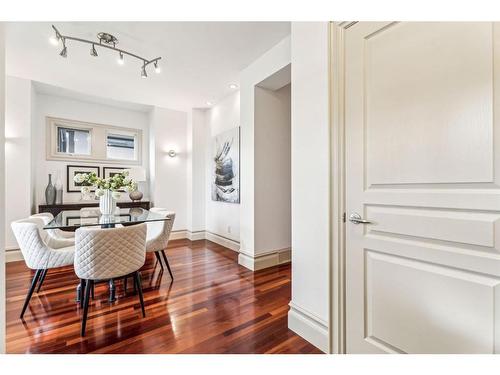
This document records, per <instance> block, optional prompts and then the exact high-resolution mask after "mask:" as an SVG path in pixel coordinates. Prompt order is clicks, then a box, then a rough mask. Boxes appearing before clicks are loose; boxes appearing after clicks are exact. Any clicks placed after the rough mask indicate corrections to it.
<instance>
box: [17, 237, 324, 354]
mask: <svg viewBox="0 0 500 375" xmlns="http://www.w3.org/2000/svg"><path fill="white" fill-rule="evenodd" d="M166 253H167V255H168V258H169V262H170V264H171V266H172V271H173V273H174V277H175V281H174V282H173V283H171V282H170V277H169V274H168V271H167V270H166V269H165V272H163V273H162V272H161V269H160V266H159V265H158V264H156V260H155V259H154V256H148V259H147V261H146V264H145V266H144V268H143V269H142V271H141V273H142V286H143V288H144V298H145V302H146V318H142V316H141V312H140V305H139V301H138V298H137V295H135V294H134V293H133V290H132V288H131V282H129V291H128V293H127V294H126V295H125V294H124V291H123V288H122V285H121V282H117V301H116V302H114V303H109V302H108V300H107V298H108V291H107V286H106V285H104V284H99V286H97V287H96V294H95V300H94V301H92V302H91V305H90V310H89V320H88V323H87V335H86V337H84V338H81V337H80V318H81V314H82V311H81V309H80V307H79V306H78V305H77V304H76V303H75V301H74V298H75V287H76V285H77V278H76V276H75V274H74V271H73V268H72V267H66V268H64V269H59V270H52V271H50V272H49V273H48V274H47V278H46V279H45V282H44V284H43V287H42V290H41V291H40V293H38V294H36V293H35V294H34V295H33V298H32V300H31V303H30V307H29V308H28V310H27V311H26V314H25V317H24V318H25V321H24V322H23V321H22V320H20V319H19V317H18V316H19V312H20V310H21V307H22V303H23V300H24V298H25V295H26V293H27V290H28V287H29V284H30V280H31V278H32V277H33V272H32V271H30V270H28V269H27V268H26V266H25V265H24V262H15V263H9V264H7V351H8V353H320V351H319V350H318V349H316V348H315V347H314V346H312V345H311V344H309V343H307V342H306V341H305V340H303V339H302V338H301V337H299V336H297V335H296V334H294V333H293V332H292V331H290V330H289V329H288V328H287V312H288V303H289V301H290V277H291V275H290V274H291V272H290V266H289V265H283V266H278V267H273V268H270V269H266V270H262V271H258V272H255V273H254V272H251V271H249V270H247V269H246V268H243V267H241V266H239V265H238V262H237V253H235V252H233V251H231V250H228V249H226V248H224V247H222V246H219V245H217V244H214V243H212V242H209V241H196V242H190V241H188V240H177V241H171V244H170V245H169V248H168V250H167V252H166Z"/></svg>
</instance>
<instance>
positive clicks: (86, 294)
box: [81, 280, 94, 337]
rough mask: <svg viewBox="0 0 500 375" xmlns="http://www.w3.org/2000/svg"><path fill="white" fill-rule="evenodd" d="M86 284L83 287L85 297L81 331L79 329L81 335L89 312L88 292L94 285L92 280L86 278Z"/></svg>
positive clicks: (83, 334)
mask: <svg viewBox="0 0 500 375" xmlns="http://www.w3.org/2000/svg"><path fill="white" fill-rule="evenodd" d="M86 284H87V285H86V287H85V298H84V302H83V318H82V331H81V335H82V337H83V336H85V328H86V327H87V315H88V312H89V299H90V292H91V290H92V288H93V287H94V280H87V282H86Z"/></svg>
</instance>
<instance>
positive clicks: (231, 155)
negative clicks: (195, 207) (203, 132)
mask: <svg viewBox="0 0 500 375" xmlns="http://www.w3.org/2000/svg"><path fill="white" fill-rule="evenodd" d="M212 160H213V162H212V179H211V185H212V186H211V188H212V200H213V201H219V202H226V203H240V128H239V127H238V128H234V129H231V130H228V131H226V132H224V133H221V134H219V135H217V136H215V137H214V140H213V149H212Z"/></svg>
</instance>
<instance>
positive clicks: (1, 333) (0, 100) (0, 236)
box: [0, 22, 5, 354]
mask: <svg viewBox="0 0 500 375" xmlns="http://www.w3.org/2000/svg"><path fill="white" fill-rule="evenodd" d="M4 37H5V34H4V23H2V22H0V212H5V207H4V205H5V195H4V184H5V173H4V166H5V164H4V155H5V154H4V126H5V108H4V107H5V104H4V103H5V39H4ZM4 228H5V216H4V215H2V214H0V244H1V243H4V241H5V240H4V235H5V229H4ZM1 353H5V252H4V251H3V249H2V248H1V247H0V354H1Z"/></svg>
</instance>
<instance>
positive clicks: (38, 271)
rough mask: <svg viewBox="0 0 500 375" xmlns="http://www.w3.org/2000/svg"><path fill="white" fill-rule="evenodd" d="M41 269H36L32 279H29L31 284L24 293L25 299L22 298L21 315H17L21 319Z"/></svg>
mask: <svg viewBox="0 0 500 375" xmlns="http://www.w3.org/2000/svg"><path fill="white" fill-rule="evenodd" d="M42 272H43V270H36V272H35V276H33V280H31V286H30V289H29V291H28V294H27V295H26V299H25V300H24V306H23V309H22V311H21V315H20V316H19V317H20V318H21V319H22V318H23V316H24V313H25V312H26V308H27V307H28V304H29V303H30V299H31V296H32V295H33V291H34V290H35V287H36V283H37V282H38V279H39V278H40V275H41V274H42Z"/></svg>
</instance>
